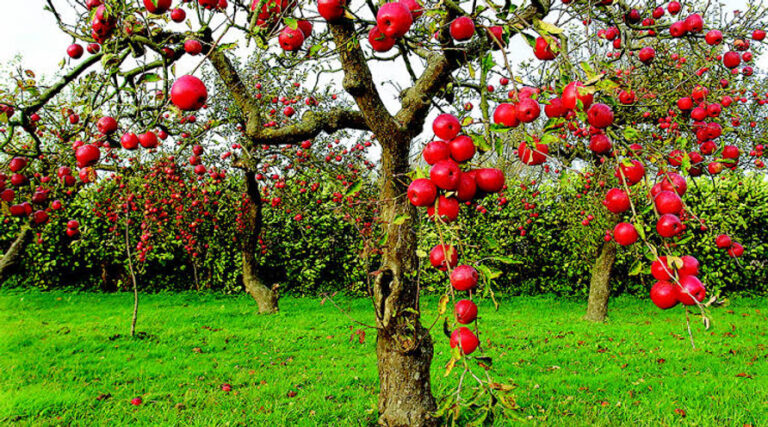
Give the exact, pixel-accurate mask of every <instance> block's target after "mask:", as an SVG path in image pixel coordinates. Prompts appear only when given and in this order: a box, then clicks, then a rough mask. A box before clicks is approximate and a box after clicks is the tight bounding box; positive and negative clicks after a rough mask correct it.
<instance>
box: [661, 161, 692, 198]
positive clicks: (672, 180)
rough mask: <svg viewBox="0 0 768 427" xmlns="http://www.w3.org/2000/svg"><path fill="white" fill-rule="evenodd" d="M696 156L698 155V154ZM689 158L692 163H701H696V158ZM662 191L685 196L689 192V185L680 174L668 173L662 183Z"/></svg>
mask: <svg viewBox="0 0 768 427" xmlns="http://www.w3.org/2000/svg"><path fill="white" fill-rule="evenodd" d="M695 154H696V155H698V153H695ZM689 158H690V160H691V162H693V163H699V162H694V158H695V156H689ZM661 189H662V190H664V191H674V192H676V193H677V195H678V196H683V195H684V194H685V192H686V191H688V183H687V182H686V181H685V178H683V177H682V176H680V174H677V173H675V172H668V173H667V174H666V176H665V177H664V178H663V179H662V181H661Z"/></svg>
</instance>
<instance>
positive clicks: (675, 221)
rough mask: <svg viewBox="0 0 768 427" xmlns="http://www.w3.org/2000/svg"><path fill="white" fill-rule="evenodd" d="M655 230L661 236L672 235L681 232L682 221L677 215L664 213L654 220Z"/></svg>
mask: <svg viewBox="0 0 768 427" xmlns="http://www.w3.org/2000/svg"><path fill="white" fill-rule="evenodd" d="M656 231H657V232H658V233H659V235H660V236H661V237H667V238H669V237H674V236H677V235H678V234H680V233H682V232H683V223H682V222H681V221H680V218H678V217H677V215H673V214H664V215H662V216H661V217H660V218H659V220H658V222H656Z"/></svg>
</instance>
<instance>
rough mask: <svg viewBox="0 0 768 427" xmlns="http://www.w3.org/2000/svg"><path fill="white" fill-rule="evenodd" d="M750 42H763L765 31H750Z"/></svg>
mask: <svg viewBox="0 0 768 427" xmlns="http://www.w3.org/2000/svg"><path fill="white" fill-rule="evenodd" d="M752 40H755V41H759V42H760V41H763V40H765V31H764V30H755V31H752Z"/></svg>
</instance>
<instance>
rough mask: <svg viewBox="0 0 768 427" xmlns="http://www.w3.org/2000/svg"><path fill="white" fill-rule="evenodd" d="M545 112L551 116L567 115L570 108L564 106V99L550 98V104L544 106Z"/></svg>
mask: <svg viewBox="0 0 768 427" xmlns="http://www.w3.org/2000/svg"><path fill="white" fill-rule="evenodd" d="M544 114H546V115H547V117H549V118H555V117H565V115H566V114H568V109H567V108H565V107H564V106H563V100H562V99H560V98H552V99H550V100H549V104H547V105H545V106H544Z"/></svg>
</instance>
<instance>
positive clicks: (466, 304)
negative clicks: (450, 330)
mask: <svg viewBox="0 0 768 427" xmlns="http://www.w3.org/2000/svg"><path fill="white" fill-rule="evenodd" d="M454 308H455V310H456V321H457V322H459V323H461V324H462V325H466V324H469V323H472V322H474V321H475V319H477V305H476V304H475V303H474V302H472V301H470V300H468V299H463V300H459V301H458V302H457V303H456V305H455V306H454Z"/></svg>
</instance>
